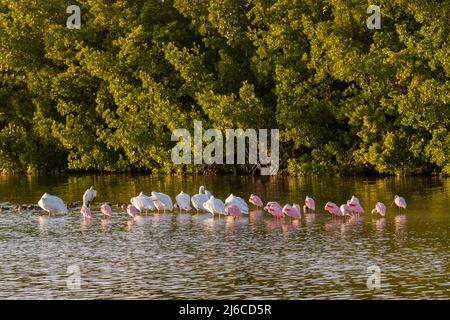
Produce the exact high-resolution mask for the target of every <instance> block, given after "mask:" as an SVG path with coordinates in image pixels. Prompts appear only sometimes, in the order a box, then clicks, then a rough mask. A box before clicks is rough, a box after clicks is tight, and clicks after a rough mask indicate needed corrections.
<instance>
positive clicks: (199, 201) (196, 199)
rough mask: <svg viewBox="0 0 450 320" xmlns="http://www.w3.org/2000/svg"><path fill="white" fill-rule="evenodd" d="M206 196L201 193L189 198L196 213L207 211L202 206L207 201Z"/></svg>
mask: <svg viewBox="0 0 450 320" xmlns="http://www.w3.org/2000/svg"><path fill="white" fill-rule="evenodd" d="M208 199H209V198H208V196H207V195H206V194H203V193H199V194H195V195H193V196H192V197H191V202H192V206H193V207H194V208H195V209H196V210H197V212H198V211H208V210H206V208H205V207H203V204H204V203H205V202H206V201H208Z"/></svg>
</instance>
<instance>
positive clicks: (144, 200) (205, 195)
mask: <svg viewBox="0 0 450 320" xmlns="http://www.w3.org/2000/svg"><path fill="white" fill-rule="evenodd" d="M96 196H97V191H96V190H95V189H94V188H93V187H90V188H89V189H87V190H86V192H85V193H84V195H83V205H82V207H81V210H80V212H81V214H82V216H83V218H84V219H90V218H91V217H92V210H91V204H92V201H93V200H94V198H95V197H96ZM130 202H131V204H129V205H127V206H126V211H127V213H128V214H129V215H130V216H131V217H136V216H138V215H139V214H142V213H148V212H149V211H155V210H156V211H158V212H160V211H163V212H166V211H172V210H173V209H174V208H178V209H179V210H180V211H185V212H188V211H190V210H192V208H191V204H192V206H193V207H194V209H196V210H197V212H199V211H205V212H209V213H211V214H212V215H215V214H218V215H230V216H234V217H239V216H242V215H243V214H248V212H249V207H248V204H247V202H246V201H245V200H244V199H243V198H241V197H237V196H235V195H233V194H230V196H229V197H228V198H226V200H225V202H223V201H222V200H220V199H217V198H215V197H214V196H213V195H212V194H211V192H210V191H208V190H206V189H205V187H204V186H200V188H199V191H198V193H197V194H196V195H193V196H192V197H191V196H189V194H187V193H185V192H183V191H181V192H180V193H179V194H178V195H177V196H176V197H175V204H174V203H173V202H172V198H171V197H170V196H168V195H167V194H165V193H162V192H152V193H151V196H147V195H145V194H144V193H143V192H141V193H140V194H139V195H138V196H136V197H133V198H131V200H130ZM248 202H249V203H251V204H252V205H254V206H256V208H261V207H263V206H264V204H263V202H262V200H261V198H260V197H258V196H257V195H254V194H251V195H250V197H249V199H248ZM393 204H395V205H396V206H397V207H398V208H399V211H400V210H401V209H406V201H405V199H404V198H403V197H400V196H397V195H396V196H395V197H394V201H393ZM38 205H39V207H40V208H42V209H43V210H44V211H46V212H48V213H49V214H66V213H68V210H67V206H66V205H65V204H64V201H63V200H62V199H61V198H59V197H57V196H54V195H50V194H48V193H45V194H44V195H43V196H42V197H41V199H40V200H39V202H38ZM324 209H325V211H327V212H329V213H330V214H331V215H332V216H335V217H344V218H345V217H352V216H358V215H360V214H361V213H364V209H363V207H362V206H361V204H360V202H359V199H358V198H357V197H355V196H352V198H351V199H350V200H348V201H347V203H345V204H342V205H341V206H338V205H336V204H335V203H333V202H327V203H326V204H325V207H324ZM264 210H265V211H267V212H268V213H270V214H271V215H272V216H274V217H275V218H277V219H281V218H284V217H290V218H293V219H300V218H301V215H302V211H301V207H300V205H299V204H297V203H294V204H292V205H291V204H286V205H285V206H283V207H282V206H281V205H280V204H279V203H278V202H276V201H269V202H268V203H267V204H266V206H265V207H264ZM315 210H316V204H315V201H314V199H313V198H311V197H309V196H306V199H305V202H304V206H303V212H304V213H305V214H311V213H315ZM100 211H101V212H102V214H103V215H105V216H106V217H112V208H111V204H110V203H103V204H102V205H101V206H100ZM372 214H379V215H380V216H381V217H385V216H386V206H385V205H384V203H382V202H377V204H376V205H375V208H374V209H373V210H372Z"/></svg>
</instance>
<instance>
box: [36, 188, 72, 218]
mask: <svg viewBox="0 0 450 320" xmlns="http://www.w3.org/2000/svg"><path fill="white" fill-rule="evenodd" d="M38 205H39V207H41V208H42V210H44V211H46V212H48V213H49V214H50V215H51V214H52V213H64V214H66V213H67V212H68V210H67V207H66V205H65V204H64V201H62V199H61V198H58V197H57V196H53V195H51V194H48V193H44V195H43V196H42V197H41V199H40V200H39V201H38Z"/></svg>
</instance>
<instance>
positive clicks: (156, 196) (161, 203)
mask: <svg viewBox="0 0 450 320" xmlns="http://www.w3.org/2000/svg"><path fill="white" fill-rule="evenodd" d="M152 200H153V203H154V204H155V206H156V209H158V211H159V210H163V211H164V212H166V210H169V211H171V210H173V204H172V199H171V198H170V197H169V196H168V195H167V194H165V193H162V192H155V191H152Z"/></svg>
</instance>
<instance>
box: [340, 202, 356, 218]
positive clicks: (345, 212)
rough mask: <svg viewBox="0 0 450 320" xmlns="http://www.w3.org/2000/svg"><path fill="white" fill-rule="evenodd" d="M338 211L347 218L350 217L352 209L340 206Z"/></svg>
mask: <svg viewBox="0 0 450 320" xmlns="http://www.w3.org/2000/svg"><path fill="white" fill-rule="evenodd" d="M340 209H341V215H342V216H348V217H351V216H352V213H353V211H352V208H350V206H349V205H348V204H343V205H341V207H340Z"/></svg>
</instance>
